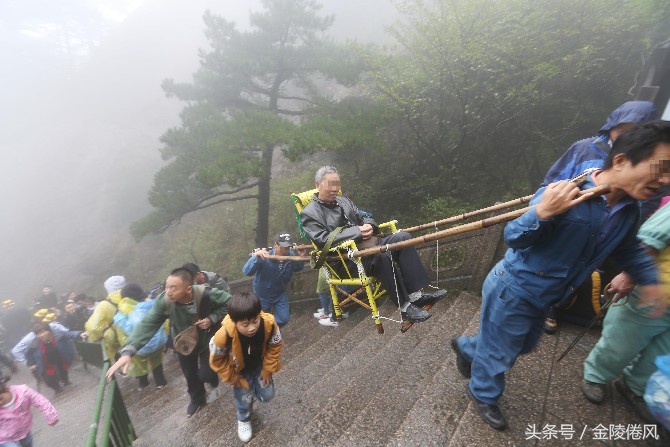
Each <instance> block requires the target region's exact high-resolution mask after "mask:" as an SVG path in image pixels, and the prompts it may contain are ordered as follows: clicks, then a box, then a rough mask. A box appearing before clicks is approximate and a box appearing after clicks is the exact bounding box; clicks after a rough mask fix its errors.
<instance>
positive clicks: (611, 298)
mask: <svg viewBox="0 0 670 447" xmlns="http://www.w3.org/2000/svg"><path fill="white" fill-rule="evenodd" d="M610 286H611V284H607V285H606V286H605V292H604V294H605V298H606V300H605V304H603V305H602V307H601V308H600V312H598V315H596V316H595V317H593V319H592V320H591V321H589V324H588V325H587V326H586V327H585V328H584V329H582V331H581V332H580V333H579V334H578V335H577V336H576V337H575V339H574V340H573V341H572V343H570V346H568V347H567V349H566V350H565V351H563V353H562V354H561V355H560V356H559V357H558V360H556V363H558V362H560V361H561V360H563V357H565V356H566V355H568V352H570V351H572V348H574V347H575V346H577V343H579V340H581V339H582V337H584V335H585V334H586V333H587V332H588V331H589V329H591V328H592V327H593V326H594V325H595V324H596V323H597V322H599V321H602V320H603V319H604V318H605V312H606V311H607V309H609V308H610V306H612V305H613V304H614V303H616V302H617V301H619V299H620V297H621V294H619V293H614V294H612V293H610V292H608V291H607V289H609V288H610ZM624 300H625V301H623V302H622V303H621V304H625V302H626V301H627V300H628V298H624Z"/></svg>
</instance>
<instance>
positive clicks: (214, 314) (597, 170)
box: [0, 101, 670, 446]
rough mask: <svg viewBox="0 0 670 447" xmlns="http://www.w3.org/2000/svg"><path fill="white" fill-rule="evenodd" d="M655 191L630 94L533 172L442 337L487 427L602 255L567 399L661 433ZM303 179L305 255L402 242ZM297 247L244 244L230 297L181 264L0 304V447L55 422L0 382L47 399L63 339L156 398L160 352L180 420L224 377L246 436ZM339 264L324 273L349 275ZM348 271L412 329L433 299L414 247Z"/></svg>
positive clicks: (661, 180)
mask: <svg viewBox="0 0 670 447" xmlns="http://www.w3.org/2000/svg"><path fill="white" fill-rule="evenodd" d="M669 185H670V122H665V121H661V120H657V119H656V111H655V109H654V107H653V105H652V104H651V103H649V102H644V101H630V102H627V103H625V104H623V105H622V106H620V107H619V108H617V109H616V110H614V111H613V112H612V114H611V115H610V116H609V117H608V119H607V121H606V123H605V125H604V126H603V128H602V129H600V132H599V134H598V136H595V137H590V138H587V139H585V140H580V141H578V142H576V143H575V144H574V145H572V146H571V147H570V148H569V149H568V151H567V152H566V153H565V155H564V156H563V157H561V158H560V159H559V160H558V161H557V162H556V164H555V165H554V166H553V167H552V168H551V169H550V170H549V172H548V173H547V177H546V178H545V180H544V182H543V184H542V186H541V187H540V189H539V190H538V191H537V192H536V193H535V195H534V196H533V198H532V200H531V205H533V206H532V207H531V208H530V209H529V210H528V211H527V212H525V213H524V214H523V215H521V216H520V217H518V218H516V219H515V220H512V221H510V222H509V223H508V224H507V225H506V226H505V228H504V233H503V234H504V240H505V243H506V244H507V247H508V249H507V251H506V253H505V254H504V257H503V259H501V260H500V261H499V262H497V263H496V264H495V266H494V267H493V268H492V269H491V271H490V272H489V274H488V276H487V277H486V279H485V281H484V284H483V289H482V308H481V319H480V325H479V330H478V332H477V333H476V334H475V335H473V336H467V337H466V336H461V337H456V338H454V339H452V340H451V341H450V345H451V348H452V350H453V351H454V354H455V355H454V359H455V364H454V367H455V368H456V369H457V370H458V371H459V372H460V374H461V375H462V376H463V377H464V378H466V379H468V381H467V383H465V384H464V393H465V394H466V395H467V396H468V397H469V398H470V399H471V401H472V403H473V408H474V410H475V411H477V413H478V414H479V415H480V416H481V418H482V420H483V421H484V422H485V423H486V424H488V425H490V426H491V427H493V428H494V429H497V430H503V429H505V428H506V427H507V424H508V423H507V418H506V417H505V414H504V412H503V411H502V409H501V408H500V406H499V405H498V402H499V400H500V398H501V396H502V395H503V392H504V390H505V375H506V373H507V371H509V370H510V369H511V368H512V367H513V365H514V364H515V362H516V360H517V359H518V358H519V356H521V355H523V354H530V353H531V352H532V351H533V350H534V348H535V347H536V346H537V345H538V342H539V340H540V337H541V336H542V334H543V333H544V332H547V333H549V334H552V333H554V332H556V331H557V330H560V328H559V324H558V320H559V317H560V316H561V315H568V314H569V312H566V310H569V308H570V307H571V306H573V305H574V303H575V301H576V300H581V299H583V297H580V296H579V295H578V294H577V290H578V289H579V287H580V286H581V285H582V284H584V283H588V282H589V281H591V278H592V275H593V274H594V272H598V271H600V270H602V269H603V265H604V264H605V262H606V261H607V262H609V263H611V264H612V265H615V266H616V269H618V271H617V272H616V274H613V275H612V277H611V280H610V281H609V282H608V284H607V285H606V286H604V287H602V290H599V292H602V299H603V301H602V302H600V304H599V306H598V308H597V309H595V310H594V313H593V317H594V318H595V319H599V318H602V317H603V316H604V321H603V331H602V336H601V338H600V340H599V341H598V343H597V344H596V346H595V347H594V348H593V350H592V351H591V353H590V354H589V355H588V357H587V358H586V360H585V362H584V368H583V380H582V382H581V390H582V392H583V394H584V396H585V398H586V399H588V401H590V402H592V403H593V404H595V405H599V404H602V403H603V402H605V401H606V400H607V399H608V394H609V391H610V386H609V384H610V383H611V382H612V383H613V384H614V385H615V386H614V388H616V390H617V391H618V392H620V393H621V394H622V395H623V396H624V398H625V399H626V401H627V402H628V404H630V405H631V406H632V408H633V409H634V410H635V411H636V412H637V413H638V414H639V415H640V417H641V418H642V419H643V420H644V421H645V423H648V424H657V423H658V424H660V426H659V432H662V431H663V427H665V428H670V397H669V396H670V310H669V309H670V306H668V304H670V275H669V272H670V206H668V205H666V203H667V201H668V200H667V197H666V196H667V195H668V186H669ZM315 186H316V192H315V193H314V195H313V197H312V198H311V200H310V201H309V203H308V204H307V205H306V206H305V207H304V209H302V212H301V213H300V220H301V226H302V229H304V232H305V234H306V235H307V236H308V237H309V239H310V240H311V241H312V242H313V244H314V245H315V246H316V247H317V248H319V249H323V248H326V249H327V248H328V247H330V246H331V245H332V246H336V245H338V244H340V243H342V242H346V241H349V240H354V241H356V242H357V243H361V245H363V244H365V243H368V244H369V245H371V246H375V245H376V246H386V245H389V244H394V243H396V242H402V241H406V240H408V239H410V235H409V234H408V233H405V232H402V231H401V232H397V233H393V234H391V235H382V234H381V233H380V229H379V225H378V224H377V222H376V221H375V220H374V219H373V218H372V215H371V214H370V213H368V212H364V211H361V210H360V209H359V208H358V207H357V206H356V205H355V204H354V203H353V202H352V200H351V199H350V198H348V197H346V196H344V195H342V194H341V191H342V179H341V178H340V174H339V173H338V171H337V169H335V168H334V167H332V166H323V167H321V168H320V169H319V170H318V171H317V172H316V175H315ZM305 253H306V250H305V249H304V248H301V247H298V246H296V245H295V243H294V241H293V239H292V238H291V235H290V234H289V233H288V232H284V233H280V234H277V235H276V236H275V237H274V238H273V245H272V247H270V248H263V249H258V250H254V252H253V253H251V255H250V258H249V260H248V261H247V262H246V264H245V265H244V266H243V267H242V272H243V273H244V274H245V275H247V276H253V282H252V284H253V286H252V290H245V291H241V292H236V293H233V294H232V295H231V292H230V288H229V286H228V284H227V283H226V281H225V280H224V279H223V277H222V276H221V275H219V274H216V273H213V272H205V271H201V270H200V268H199V267H198V266H197V265H195V264H193V263H186V264H183V265H182V266H180V267H176V268H174V269H173V270H172V271H171V272H170V274H169V275H168V277H167V279H166V280H165V282H164V283H163V284H161V285H160V286H159V287H155V288H153V289H151V290H145V289H144V288H143V287H141V286H140V285H139V284H136V283H132V282H127V281H126V278H125V277H124V276H118V275H117V276H112V277H110V278H109V279H107V280H106V281H105V283H104V287H105V290H106V292H107V297H106V298H105V299H104V300H102V301H100V302H96V301H95V300H91V299H89V298H88V297H87V296H85V295H83V294H76V293H71V294H68V295H66V296H64V297H62V298H61V299H59V298H58V297H57V296H56V294H55V293H54V292H53V291H52V290H51V288H50V287H45V288H44V290H43V293H42V295H41V296H40V297H39V298H38V299H36V300H35V302H34V304H33V308H32V309H31V310H28V309H27V308H21V307H20V306H17V305H16V303H14V302H13V301H11V300H6V301H4V302H3V303H2V307H3V313H2V316H0V324H1V325H2V330H3V339H4V342H5V344H4V346H5V347H8V346H9V347H11V353H9V352H2V353H1V357H0V360H1V361H2V362H3V363H5V365H6V367H5V370H6V371H7V373H6V374H5V373H3V375H1V376H0V422H1V423H2V425H0V446H5V445H6V446H16V445H21V446H24V445H31V442H32V441H31V439H32V438H31V435H30V430H29V427H28V430H27V431H26V427H25V424H24V425H20V424H18V423H17V424H16V425H15V426H14V425H12V426H13V427H16V428H14V429H11V430H10V429H5V427H9V426H10V425H9V424H7V425H5V423H4V421H5V420H8V421H9V420H10V419H11V418H12V417H13V416H12V415H13V414H14V413H16V412H20V411H19V408H18V406H19V405H18V404H20V403H21V405H23V407H21V408H25V407H26V405H27V406H28V407H29V406H30V405H34V406H37V407H38V408H40V410H42V412H43V413H44V414H45V417H46V418H47V421H49V423H55V422H56V421H57V415H56V414H55V409H53V406H52V405H51V404H50V403H49V402H48V400H47V399H46V398H45V397H44V396H42V395H41V394H39V393H37V392H36V391H34V390H32V389H30V388H26V387H24V388H20V387H21V385H19V386H8V385H7V383H8V381H9V380H10V374H9V371H10V370H13V369H15V368H16V365H15V362H22V363H24V364H25V365H26V366H27V367H29V368H30V369H31V371H33V372H34V375H35V377H36V379H37V380H38V382H43V383H44V384H46V385H47V386H48V387H49V388H51V389H52V390H53V392H54V394H59V393H62V392H63V391H64V390H65V389H66V388H67V386H68V385H69V384H70V381H69V376H68V369H69V367H70V365H71V363H72V360H73V355H74V352H73V350H72V343H71V340H76V339H86V340H88V342H97V341H100V342H101V343H102V345H103V347H104V349H105V351H106V354H107V356H108V357H109V358H110V359H114V363H113V365H112V366H111V367H110V368H109V370H108V373H107V377H108V379H111V378H112V377H113V376H114V374H115V373H119V374H126V375H128V376H132V377H136V378H137V379H136V380H137V389H138V392H141V391H143V390H145V389H146V388H147V387H149V385H150V379H149V375H152V378H153V384H154V386H155V388H156V389H161V388H163V387H164V386H166V385H168V383H167V381H166V378H165V375H164V373H163V369H162V363H163V359H164V355H165V352H166V350H167V349H170V348H171V349H173V350H174V352H175V353H176V356H177V358H178V360H179V365H180V367H181V371H182V373H183V375H184V377H185V379H186V384H187V391H188V396H189V402H188V404H187V405H186V416H187V417H189V418H190V417H192V416H194V415H195V414H196V413H197V412H198V411H199V410H200V409H201V408H202V407H203V406H204V405H206V404H208V403H211V402H214V401H215V400H216V399H218V398H219V395H220V393H219V392H218V387H219V386H220V382H224V383H225V384H227V385H229V386H232V387H233V389H234V393H233V395H234V400H235V406H236V409H237V419H238V427H237V428H238V436H239V438H240V439H241V440H242V441H244V442H247V441H249V440H250V439H251V438H252V437H253V427H252V424H251V414H252V408H253V405H252V404H253V402H254V401H259V402H267V401H269V400H271V399H272V398H273V396H274V395H275V393H276V392H279V391H278V390H277V389H276V384H275V381H274V375H275V374H276V373H278V372H279V371H280V368H281V352H282V345H283V339H282V334H281V329H282V327H284V326H285V325H286V324H288V323H289V320H290V309H289V305H288V296H287V291H286V288H287V285H288V283H289V282H290V281H291V278H292V275H293V273H294V272H297V271H300V270H302V269H303V268H304V267H305V265H304V262H302V261H301V260H296V259H293V257H295V256H303V255H305ZM348 262H349V261H345V263H344V264H342V265H339V268H341V269H343V271H344V270H352V269H353V271H356V270H355V269H356V267H352V266H351V265H347V263H348ZM362 266H363V267H362V268H363V269H364V270H365V273H366V274H368V275H370V276H374V278H376V280H378V281H379V282H380V283H381V286H382V287H383V288H384V289H385V290H386V292H387V294H388V296H389V298H390V300H392V301H393V302H395V303H396V305H397V306H398V312H399V313H400V316H401V318H402V320H405V321H409V322H411V323H424V322H426V321H427V320H429V318H430V317H431V314H430V312H429V311H428V310H426V308H427V306H431V305H434V304H435V303H437V302H439V301H440V300H442V299H444V298H445V297H446V295H447V293H446V291H444V290H439V289H436V288H432V287H431V284H430V280H429V277H428V275H427V273H426V271H425V268H424V266H423V265H422V263H421V261H420V259H419V256H418V254H417V252H416V249H415V248H414V247H411V246H409V247H407V246H404V247H403V248H400V249H397V250H386V251H380V252H379V253H377V254H374V255H371V256H366V257H365V258H363V261H362ZM331 267H332V266H331ZM334 268H335V269H337V268H338V266H337V264H335V267H334ZM324 284H326V285H325V286H324ZM327 290H329V289H328V288H327V277H326V276H323V275H322V276H321V277H320V285H319V288H318V290H317V291H318V292H319V293H320V296H319V298H320V303H321V305H320V308H319V309H317V310H316V312H315V313H314V316H315V318H316V319H317V320H319V323H320V324H321V325H323V326H327V327H333V328H336V327H337V326H338V325H339V324H340V323H341V321H340V322H338V321H337V320H335V318H334V317H335V315H334V312H333V302H332V297H330V296H329V294H328V293H327ZM599 295H600V294H599ZM589 299H590V297H589ZM427 324H429V323H427ZM512 392H513V391H512ZM664 393H665V394H664ZM3 402H4V403H3ZM24 417H25V416H24ZM4 418H8V419H4ZM28 425H29V423H28Z"/></svg>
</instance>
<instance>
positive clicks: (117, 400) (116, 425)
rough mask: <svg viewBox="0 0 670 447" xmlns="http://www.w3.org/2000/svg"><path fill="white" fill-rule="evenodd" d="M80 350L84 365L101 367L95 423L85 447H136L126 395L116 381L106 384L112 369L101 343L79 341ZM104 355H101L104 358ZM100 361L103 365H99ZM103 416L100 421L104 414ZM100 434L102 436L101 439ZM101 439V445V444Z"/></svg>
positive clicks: (135, 436) (94, 413) (90, 429)
mask: <svg viewBox="0 0 670 447" xmlns="http://www.w3.org/2000/svg"><path fill="white" fill-rule="evenodd" d="M77 351H78V352H79V355H80V356H81V359H82V361H83V362H85V363H90V364H92V365H95V366H98V367H100V368H101V370H102V371H101V374H100V383H99V385H98V393H97V396H96V400H95V407H94V408H93V421H92V423H91V425H90V427H89V429H88V438H87V440H86V447H97V446H98V445H100V447H108V446H113V447H128V446H132V445H133V441H135V440H136V439H137V435H136V434H135V428H134V427H133V423H132V421H131V420H130V415H129V414H128V410H127V409H126V405H125V403H124V402H123V396H121V392H120V391H119V386H118V384H117V382H116V378H112V380H111V381H109V383H108V382H107V377H106V376H107V370H108V369H109V367H110V361H109V359H108V358H107V356H106V355H105V353H104V350H103V349H102V345H100V344H98V343H82V342H77ZM101 354H102V355H101ZM100 359H102V363H101V364H100ZM103 405H104V409H105V411H104V417H103V419H102V422H100V417H101V415H102V413H103ZM98 435H100V436H98ZM98 438H100V440H99V444H98V442H97V441H98Z"/></svg>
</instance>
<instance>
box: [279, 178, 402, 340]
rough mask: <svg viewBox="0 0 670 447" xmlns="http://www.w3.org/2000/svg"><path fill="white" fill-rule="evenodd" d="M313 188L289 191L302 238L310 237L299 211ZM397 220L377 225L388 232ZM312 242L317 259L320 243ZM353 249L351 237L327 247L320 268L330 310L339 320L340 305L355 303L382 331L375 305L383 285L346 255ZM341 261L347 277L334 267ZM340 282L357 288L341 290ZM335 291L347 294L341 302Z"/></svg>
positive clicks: (361, 264)
mask: <svg viewBox="0 0 670 447" xmlns="http://www.w3.org/2000/svg"><path fill="white" fill-rule="evenodd" d="M316 192H317V190H316V189H312V190H309V191H305V192H301V193H291V198H292V199H293V205H294V206H295V211H296V220H297V221H298V227H299V228H300V233H301V235H302V236H303V237H304V238H305V239H309V237H308V236H307V235H306V234H305V231H304V230H303V228H302V221H301V219H300V213H301V212H302V210H303V208H305V207H306V206H307V204H308V203H309V202H310V201H311V200H312V197H314V194H315V193H316ZM397 223H398V221H397V220H392V221H390V222H385V223H383V224H380V225H379V229H385V228H389V229H390V230H391V232H393V233H396V232H397V231H398V229H397ZM312 245H313V246H314V252H313V253H315V255H316V257H317V259H318V257H319V256H320V255H321V250H319V247H317V246H316V244H314V242H312ZM356 250H358V247H357V246H356V242H354V241H353V240H348V241H344V242H342V243H341V244H339V245H337V246H335V247H331V248H330V250H329V251H328V252H329V256H328V257H327V258H326V261H325V263H324V265H323V267H321V270H322V272H323V273H324V275H325V277H326V282H327V283H328V288H329V290H330V296H331V298H332V300H333V313H335V319H336V320H337V321H340V320H342V306H347V305H349V304H353V303H357V304H359V305H360V306H362V307H364V308H366V309H368V310H369V311H370V312H371V313H372V318H373V319H374V320H375V325H376V327H377V332H378V333H380V334H383V333H384V327H383V326H382V320H381V317H380V315H379V310H378V309H377V300H378V299H379V298H381V297H382V296H383V295H384V294H385V293H386V290H385V289H384V288H382V285H381V283H380V282H379V281H377V280H376V279H375V277H374V276H369V275H367V274H366V273H365V269H364V268H363V263H362V262H361V258H351V259H350V258H349V256H348V253H350V252H353V251H356ZM347 259H350V260H351V261H352V262H354V263H355V265H356V271H352V270H353V269H350V265H348V264H347V263H346V262H345V261H346V260H347ZM340 265H342V266H344V273H346V277H342V276H340V273H342V271H341V270H340V271H339V272H338V269H337V268H336V267H339V266H340ZM343 276H344V275H343ZM342 286H357V287H358V288H357V289H356V290H355V291H354V292H351V293H349V292H346V291H345V290H343V289H342V288H341V287H342ZM338 291H339V292H340V293H342V294H343V295H344V296H346V298H345V299H344V300H342V301H341V302H340V300H339V298H338V295H337V292H338ZM363 292H365V295H366V296H367V301H368V302H367V303H365V302H364V301H363V300H362V299H360V298H358V295H359V294H361V293H363Z"/></svg>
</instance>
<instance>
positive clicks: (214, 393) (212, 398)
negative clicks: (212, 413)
mask: <svg viewBox="0 0 670 447" xmlns="http://www.w3.org/2000/svg"><path fill="white" fill-rule="evenodd" d="M218 398H219V388H212V391H210V392H209V394H208V395H207V403H208V404H211V403H212V402H214V401H215V400H216V399H218Z"/></svg>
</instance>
